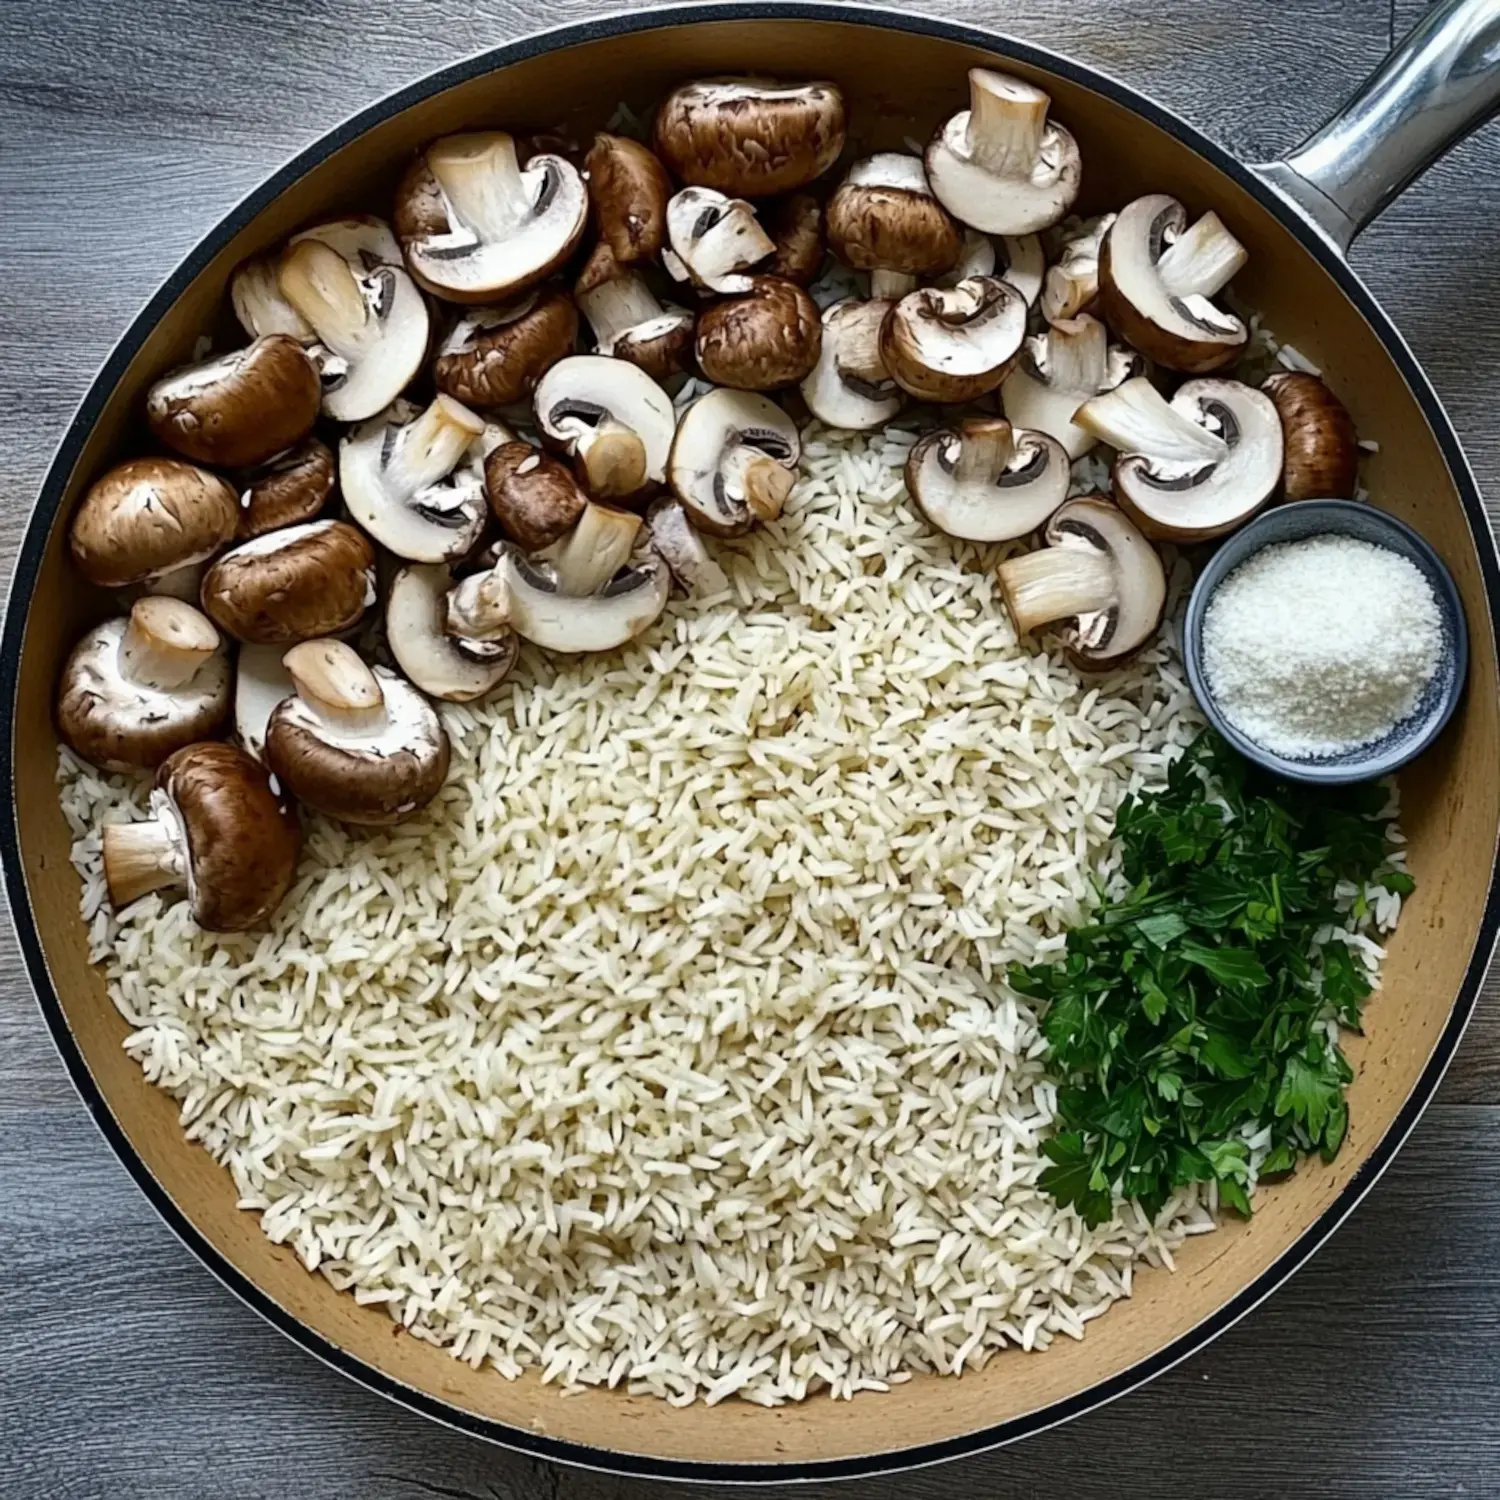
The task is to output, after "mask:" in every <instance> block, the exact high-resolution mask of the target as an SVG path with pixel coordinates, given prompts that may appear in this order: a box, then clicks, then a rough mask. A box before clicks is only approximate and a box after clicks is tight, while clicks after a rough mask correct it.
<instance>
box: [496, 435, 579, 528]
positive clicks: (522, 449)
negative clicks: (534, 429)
mask: <svg viewBox="0 0 1500 1500" xmlns="http://www.w3.org/2000/svg"><path fill="white" fill-rule="evenodd" d="M484 491H485V494H486V495H487V496H488V497H489V502H490V510H491V511H492V512H493V513H494V516H495V519H496V520H497V521H498V522H499V523H500V529H501V530H502V531H503V532H504V533H505V534H506V536H507V537H509V538H510V540H511V541H513V542H516V543H518V544H519V545H520V546H521V547H522V548H524V549H525V550H526V551H527V552H537V551H540V550H541V549H542V548H543V547H550V546H551V545H552V544H553V542H555V541H557V540H558V539H559V538H561V537H563V536H565V535H566V534H567V533H568V532H569V531H570V530H571V529H572V528H573V526H574V525H575V524H576V523H577V521H578V518H579V516H581V515H582V514H583V510H584V507H585V506H586V505H587V504H588V503H589V497H588V496H587V495H586V494H584V492H583V490H582V489H581V488H580V487H579V484H578V481H577V479H575V478H574V477H573V471H572V470H571V469H570V468H568V466H567V465H566V464H564V463H561V462H559V461H558V460H557V459H555V458H551V457H549V456H548V455H547V454H545V453H543V452H542V451H541V450H540V449H539V448H533V447H532V446H531V444H530V443H502V444H501V445H500V446H499V447H498V448H496V449H495V450H494V451H493V452H492V453H491V454H490V456H489V457H488V458H487V459H485V461H484Z"/></svg>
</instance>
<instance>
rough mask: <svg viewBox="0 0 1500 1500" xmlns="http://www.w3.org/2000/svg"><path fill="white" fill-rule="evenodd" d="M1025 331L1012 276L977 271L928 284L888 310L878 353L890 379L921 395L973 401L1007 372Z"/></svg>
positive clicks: (1021, 304)
mask: <svg viewBox="0 0 1500 1500" xmlns="http://www.w3.org/2000/svg"><path fill="white" fill-rule="evenodd" d="M1025 336H1026V299H1025V298H1024V297H1023V296H1022V295H1021V294H1020V293H1019V292H1018V291H1017V290H1016V289H1015V287H1013V286H1012V285H1011V284H1010V283H1009V282H1008V281H1001V280H999V279H998V278H996V277H994V276H971V277H969V278H968V280H966V281H961V282H959V284H958V285H957V286H956V287H953V288H951V289H949V290H944V289H943V288H941V287H923V288H922V289H921V290H919V291H915V292H910V293H908V294H907V295H906V296H905V297H903V298H902V299H901V300H900V301H899V302H898V303H897V304H896V305H895V306H894V307H893V308H892V309H891V310H890V312H889V313H887V314H886V319H885V324H884V326H883V328H882V329H881V333H880V353H881V356H882V357H883V358H884V360H885V364H886V368H887V369H888V370H889V371H890V372H891V377H892V379H894V380H895V382H896V384H897V385H899V386H900V387H901V388H902V390H904V391H909V392H910V393H911V394H912V395H913V396H916V397H917V398H918V399H919V400H923V401H946V402H956V401H973V400H975V399H976V398H977V397H979V396H982V395H984V394H985V393H986V392H987V391H992V390H994V389H995V387H996V386H997V385H999V384H1000V382H1001V381H1002V380H1003V379H1004V378H1005V373H1006V371H1007V370H1008V369H1009V368H1010V366H1011V364H1012V362H1013V361H1014V360H1015V357H1016V355H1017V354H1018V353H1019V352H1020V348H1021V341H1022V339H1024V338H1025Z"/></svg>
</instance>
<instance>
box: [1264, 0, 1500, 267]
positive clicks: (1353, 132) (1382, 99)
mask: <svg viewBox="0 0 1500 1500" xmlns="http://www.w3.org/2000/svg"><path fill="white" fill-rule="evenodd" d="M1497 108H1500V0H1443V3H1442V4H1440V5H1436V6H1434V7H1433V8H1432V10H1430V11H1429V12H1428V13H1427V14H1426V15H1425V16H1424V17H1423V18H1422V20H1421V21H1420V22H1419V23H1418V24H1417V26H1416V28H1415V29H1414V30H1413V31H1412V32H1411V33H1410V34H1409V35H1408V36H1407V37H1406V38H1405V40H1404V41H1402V43H1401V44H1400V46H1398V47H1397V48H1396V50H1395V51H1394V52H1392V53H1391V55H1390V56H1389V57H1388V58H1386V60H1385V61H1384V62H1383V63H1382V64H1381V65H1380V67H1379V68H1377V69H1376V70H1375V72H1373V73H1372V74H1371V75H1370V76H1369V77H1368V78H1367V79H1365V81H1364V83H1363V84H1361V85H1360V87H1359V90H1358V92H1357V93H1355V95H1354V97H1353V98H1352V99H1350V100H1349V101H1348V103H1346V104H1345V105H1344V107H1343V108H1342V109H1341V110H1340V111H1339V112H1338V114H1336V115H1335V116H1334V117H1333V119H1331V120H1330V121H1329V122H1328V123H1327V124H1326V125H1324V126H1323V128H1322V129H1321V130H1319V131H1318V132H1317V133H1316V134H1314V135H1311V136H1309V137H1308V139H1307V140H1305V141H1304V142H1303V143H1302V144H1301V145H1300V146H1298V147H1297V149H1296V150H1295V151H1293V152H1292V153H1291V154H1290V155H1288V156H1284V157H1282V159H1281V160H1280V161H1274V162H1268V163H1266V164H1264V165H1262V166H1260V167H1257V168H1256V170H1257V171H1258V172H1259V173H1260V175H1261V176H1262V177H1264V178H1265V179H1266V180H1267V181H1268V182H1269V183H1270V184H1271V185H1272V186H1273V187H1274V188H1276V189H1277V190H1278V191H1279V192H1280V193H1282V195H1283V196H1285V197H1287V198H1290V199H1291V200H1292V202H1293V203H1294V204H1295V205H1296V206H1297V207H1298V208H1299V209H1300V210H1301V211H1302V213H1303V214H1304V215H1305V216H1306V217H1307V218H1309V219H1311V220H1312V221H1313V223H1314V224H1315V225H1317V227H1318V228H1319V229H1321V230H1322V231H1323V233H1324V234H1325V235H1327V237H1328V238H1329V239H1330V240H1332V241H1333V243H1334V244H1335V245H1336V246H1337V247H1338V248H1339V249H1340V250H1347V249H1348V248H1349V245H1350V242H1351V241H1352V240H1353V239H1354V237H1355V235H1357V234H1358V233H1359V232H1360V231H1361V230H1362V229H1363V228H1364V227H1365V226H1366V225H1367V224H1368V223H1369V222H1370V220H1371V219H1373V218H1374V217H1375V216H1376V215H1377V214H1378V213H1380V212H1381V211H1382V210H1383V209H1384V208H1385V207H1386V206H1387V205H1388V204H1389V203H1390V202H1391V200H1392V199H1393V198H1395V197H1396V195H1397V194H1398V193H1400V192H1401V191H1402V190H1403V189H1404V188H1405V187H1406V186H1407V184H1408V183H1410V182H1411V181H1412V180H1413V178H1415V177H1417V176H1419V175H1420V174H1421V173H1423V172H1425V171H1426V170H1427V168H1428V167H1430V166H1431V165H1432V163H1433V162H1435V161H1436V160H1437V159H1438V157H1440V156H1441V155H1442V154H1443V153H1444V152H1445V151H1447V150H1448V148H1449V147H1450V146H1452V145H1454V144H1455V143H1456V142H1458V141H1459V140H1461V139H1462V138H1463V137H1464V136H1466V135H1468V134H1469V133H1470V132H1471V131H1472V130H1474V129H1476V128H1477V127H1478V126H1480V125H1482V124H1483V123H1484V121H1486V120H1487V119H1488V118H1489V117H1490V116H1491V115H1492V114H1493V113H1494V112H1495V111H1496V109H1497Z"/></svg>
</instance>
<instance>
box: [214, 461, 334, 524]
mask: <svg viewBox="0 0 1500 1500" xmlns="http://www.w3.org/2000/svg"><path fill="white" fill-rule="evenodd" d="M239 479H240V486H241V488H240V524H239V528H238V530H237V531H236V532H235V536H236V539H237V540H239V541H242V542H247V541H249V540H250V538H251V537H254V536H264V535H265V533H266V532H268V531H279V530H280V529H281V528H282V527H283V526H299V525H301V524H302V523H304V522H306V521H315V520H317V518H318V516H319V515H321V514H322V511H323V507H324V506H325V505H327V504H328V501H329V497H330V496H331V495H332V494H333V490H334V486H335V484H336V483H337V481H338V465H337V463H336V462H335V460H334V457H333V453H332V451H331V450H330V449H329V447H328V445H327V444H326V443H322V442H319V440H318V439H317V438H314V437H310V438H306V439H304V440H303V441H302V442H300V443H298V444H297V446H296V447H295V448H288V449H287V450H286V452H285V453H280V454H278V455H277V456H276V457H275V458H273V459H271V460H270V461H269V462H268V463H264V464H262V465H261V466H260V467H259V468H257V469H252V470H251V471H250V472H249V473H247V474H242V475H240V476H239Z"/></svg>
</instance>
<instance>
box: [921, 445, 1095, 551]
mask: <svg viewBox="0 0 1500 1500" xmlns="http://www.w3.org/2000/svg"><path fill="white" fill-rule="evenodd" d="M1069 477H1070V476H1069V473H1068V456H1067V454H1065V453H1064V452H1063V450H1062V445H1061V444H1060V443H1059V442H1057V440H1056V439H1055V438H1050V437H1048V436H1047V434H1046V433H1044V432H1026V431H1023V430H1021V429H1020V428H1013V427H1012V426H1011V425H1010V423H1009V422H1007V421H1005V420H1004V419H1003V418H1001V417H976V418H973V419H971V420H969V421H966V422H961V423H959V425H958V426H957V427H939V428H937V429H936V430H935V431H933V432H929V433H927V434H926V436H924V437H923V438H921V439H920V441H918V442H917V444H916V445H915V446H914V447H913V448H912V450H911V453H910V454H909V455H908V457H907V460H906V488H907V490H908V491H909V492H910V494H911V498H912V501H913V503H914V504H915V505H916V507H917V509H918V510H920V511H921V512H922V514H923V515H924V516H926V517H927V519H928V520H929V521H931V522H932V524H933V525H934V526H936V527H937V528H938V530H940V531H944V532H946V533H947V534H948V535H949V536H953V537H958V538H960V539H961V540H963V541H969V542H1006V541H1010V540H1012V539H1013V538H1015V537H1019V536H1026V535H1027V534H1028V533H1030V532H1033V531H1035V530H1036V529H1037V528H1038V527H1039V526H1042V525H1044V524H1045V523H1046V521H1047V518H1048V517H1049V516H1051V514H1052V513H1053V511H1055V510H1056V509H1057V508H1058V506H1060V505H1061V504H1062V503H1063V501H1064V500H1066V499H1067V497H1068V481H1069Z"/></svg>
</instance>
